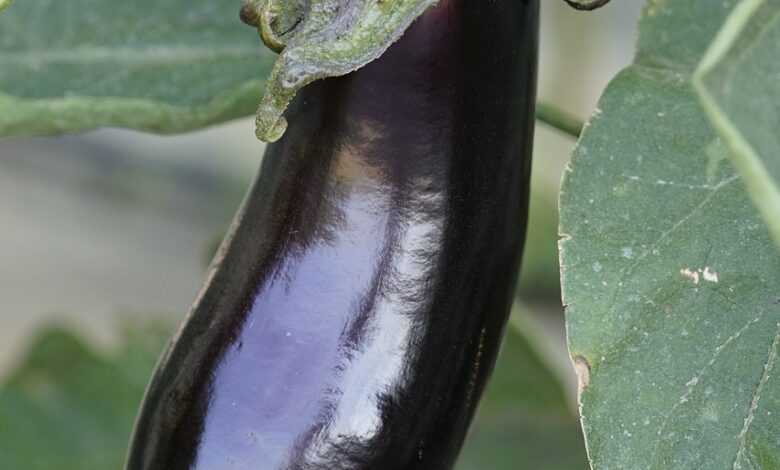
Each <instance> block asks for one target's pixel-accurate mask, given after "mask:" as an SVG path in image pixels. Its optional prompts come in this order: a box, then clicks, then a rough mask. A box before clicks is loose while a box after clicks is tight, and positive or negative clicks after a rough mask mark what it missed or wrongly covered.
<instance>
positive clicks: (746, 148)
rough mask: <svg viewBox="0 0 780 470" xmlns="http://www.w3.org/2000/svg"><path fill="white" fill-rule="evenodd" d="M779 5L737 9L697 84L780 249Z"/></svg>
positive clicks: (756, 1) (758, 3)
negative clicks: (779, 155)
mask: <svg viewBox="0 0 780 470" xmlns="http://www.w3.org/2000/svg"><path fill="white" fill-rule="evenodd" d="M778 57H780V1H777V0H770V1H767V0H748V1H745V2H743V3H742V4H740V5H739V7H738V8H736V9H734V12H733V13H732V14H731V16H730V17H729V19H728V21H727V22H726V24H725V25H724V27H723V29H722V30H721V32H720V34H719V35H718V37H717V38H716V40H715V41H714V42H713V43H712V46H711V47H710V49H709V51H708V52H707V54H706V55H705V56H704V59H703V60H702V62H701V64H700V66H699V68H698V70H697V71H696V74H695V75H694V84H695V86H696V90H697V92H698V93H699V97H700V98H701V100H702V103H703V104H704V107H705V110H706V111H707V112H708V115H709V117H710V119H711V121H712V124H713V125H714V126H715V128H716V129H717V130H718V132H719V134H720V136H721V138H722V139H723V140H724V141H725V142H726V144H727V145H728V147H729V148H730V149H731V157H732V159H733V162H734V166H736V168H737V169H738V170H739V171H740V173H741V175H742V177H743V179H744V181H745V184H746V186H747V188H748V190H749V191H750V194H751V196H752V197H753V201H754V203H755V204H756V206H757V207H758V208H759V210H760V211H761V213H762V214H763V216H764V219H765V220H766V222H767V224H768V225H769V228H770V230H771V231H772V234H773V236H774V238H775V242H776V243H777V244H778V246H780V188H778V182H780V157H778V151H779V150H780V134H779V133H778V129H780V80H778V77H780V61H778V60H777V58H778Z"/></svg>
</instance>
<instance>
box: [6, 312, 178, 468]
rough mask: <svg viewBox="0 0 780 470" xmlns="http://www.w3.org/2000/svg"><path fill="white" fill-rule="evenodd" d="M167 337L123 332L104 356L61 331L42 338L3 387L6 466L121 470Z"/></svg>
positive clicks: (163, 332)
mask: <svg viewBox="0 0 780 470" xmlns="http://www.w3.org/2000/svg"><path fill="white" fill-rule="evenodd" d="M167 336H168V329H167V328H163V327H161V326H159V325H155V326H146V327H143V328H125V329H124V331H123V342H122V345H121V346H120V347H119V348H118V349H117V350H115V351H113V352H111V353H99V352H97V351H95V350H94V349H92V348H91V347H89V346H88V345H86V344H85V343H84V342H83V341H82V340H81V339H79V338H78V337H77V336H76V335H74V334H73V333H71V332H70V331H68V330H66V329H62V328H58V327H51V328H48V329H46V330H44V331H42V332H41V333H39V334H38V336H37V338H36V339H35V340H34V341H33V344H32V347H31V348H30V351H29V352H28V354H27V356H26V357H25V358H24V360H23V362H22V364H21V365H20V366H19V367H18V368H17V370H16V371H15V372H13V373H12V374H11V375H10V377H9V378H8V379H7V381H6V383H5V385H4V386H3V388H2V389H0V468H4V469H26V470H37V469H41V470H43V469H59V470H69V469H74V470H75V469H80V470H84V469H95V470H100V469H119V468H121V467H122V462H123V460H124V455H125V448H126V446H127V441H128V439H129V435H130V429H131V428H132V424H133V420H134V417H135V413H136V409H137V407H138V403H139V400H140V398H141V396H142V395H143V392H144V389H145V388H146V382H147V380H148V378H149V376H150V374H151V371H152V368H153V367H154V364H155V362H156V360H157V356H158V354H159V353H160V349H161V347H162V345H163V344H164V341H165V338H167Z"/></svg>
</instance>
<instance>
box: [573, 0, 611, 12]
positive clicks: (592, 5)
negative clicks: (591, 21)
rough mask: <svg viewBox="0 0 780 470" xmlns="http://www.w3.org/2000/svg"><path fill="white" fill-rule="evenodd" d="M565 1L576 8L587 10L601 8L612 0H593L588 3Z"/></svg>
mask: <svg viewBox="0 0 780 470" xmlns="http://www.w3.org/2000/svg"><path fill="white" fill-rule="evenodd" d="M564 1H565V2H566V3H568V4H569V6H570V7H572V8H574V9H575V10H585V11H590V10H595V9H597V8H601V7H603V6H604V5H606V4H607V3H609V2H610V0H592V1H590V2H587V3H582V2H579V1H576V0H564Z"/></svg>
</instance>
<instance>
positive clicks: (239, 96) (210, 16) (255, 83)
mask: <svg viewBox="0 0 780 470" xmlns="http://www.w3.org/2000/svg"><path fill="white" fill-rule="evenodd" d="M239 6H240V5H239V4H238V3H236V4H232V3H230V2H227V3H225V2H207V1H202V0H198V1H195V2H192V1H184V0H136V1H132V2H111V1H104V0H68V1H56V0H36V1H21V2H15V3H13V5H12V6H11V7H10V8H8V9H7V10H6V11H4V12H3V14H2V15H0V136H8V135H36V134H54V133H62V132H76V131H81V130H86V129H90V128H94V127H99V126H119V127H129V128H135V129H142V130H148V131H154V132H179V131H185V130H189V129H195V128H198V127H202V126H205V125H208V124H213V123H217V122H221V121H225V120H229V119H233V118H236V117H239V116H245V115H249V114H252V113H253V112H254V110H255V107H256V104H257V102H258V101H259V99H260V97H261V96H262V92H263V83H264V79H265V77H266V76H267V75H268V73H269V71H270V68H271V66H272V64H273V60H274V55H273V54H272V53H270V52H264V51H265V48H264V47H263V45H262V43H261V42H260V40H259V38H258V36H257V32H256V31H254V30H253V29H251V28H248V27H245V26H243V25H242V24H241V23H240V22H239V19H238V10H239Z"/></svg>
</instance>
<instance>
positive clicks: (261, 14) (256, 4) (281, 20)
mask: <svg viewBox="0 0 780 470" xmlns="http://www.w3.org/2000/svg"><path fill="white" fill-rule="evenodd" d="M438 1H439V0H245V3H244V6H243V7H242V9H241V19H242V20H243V21H244V22H245V23H248V24H251V25H253V26H255V27H257V28H258V31H259V32H260V37H261V38H262V39H263V42H264V43H265V44H266V45H267V46H268V47H269V48H271V49H272V50H274V51H276V52H278V53H279V57H278V59H277V61H276V64H274V67H273V69H272V71H271V76H270V77H269V79H268V81H267V82H266V88H265V94H264V95H263V98H262V100H261V102H260V106H259V107H258V110H257V120H256V125H257V128H256V134H257V137H258V138H259V139H260V140H263V141H266V142H274V141H276V140H278V139H280V138H281V137H282V135H283V134H284V131H285V130H286V129H287V121H286V120H285V118H284V116H283V114H284V112H285V110H286V109H287V107H288V106H289V104H290V102H291V101H292V99H293V98H294V97H295V95H296V93H297V92H298V90H300V89H301V88H303V87H304V86H306V85H308V84H309V83H312V82H313V81H315V80H320V79H323V78H327V77H338V76H341V75H346V74H348V73H350V72H354V71H355V70H357V69H359V68H361V67H363V66H364V65H366V64H368V63H370V62H372V61H374V60H376V59H377V58H379V56H381V55H382V54H383V53H384V52H385V51H386V50H387V49H388V48H389V47H390V45H391V44H393V43H394V42H395V41H397V40H398V39H399V38H400V37H401V35H402V34H403V33H404V31H406V28H408V27H409V25H411V24H412V22H413V21H414V20H415V19H416V18H417V17H418V16H420V15H421V14H422V13H423V12H425V11H426V10H427V9H428V8H429V7H431V6H433V5H435V4H436V3H437V2H438Z"/></svg>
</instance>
